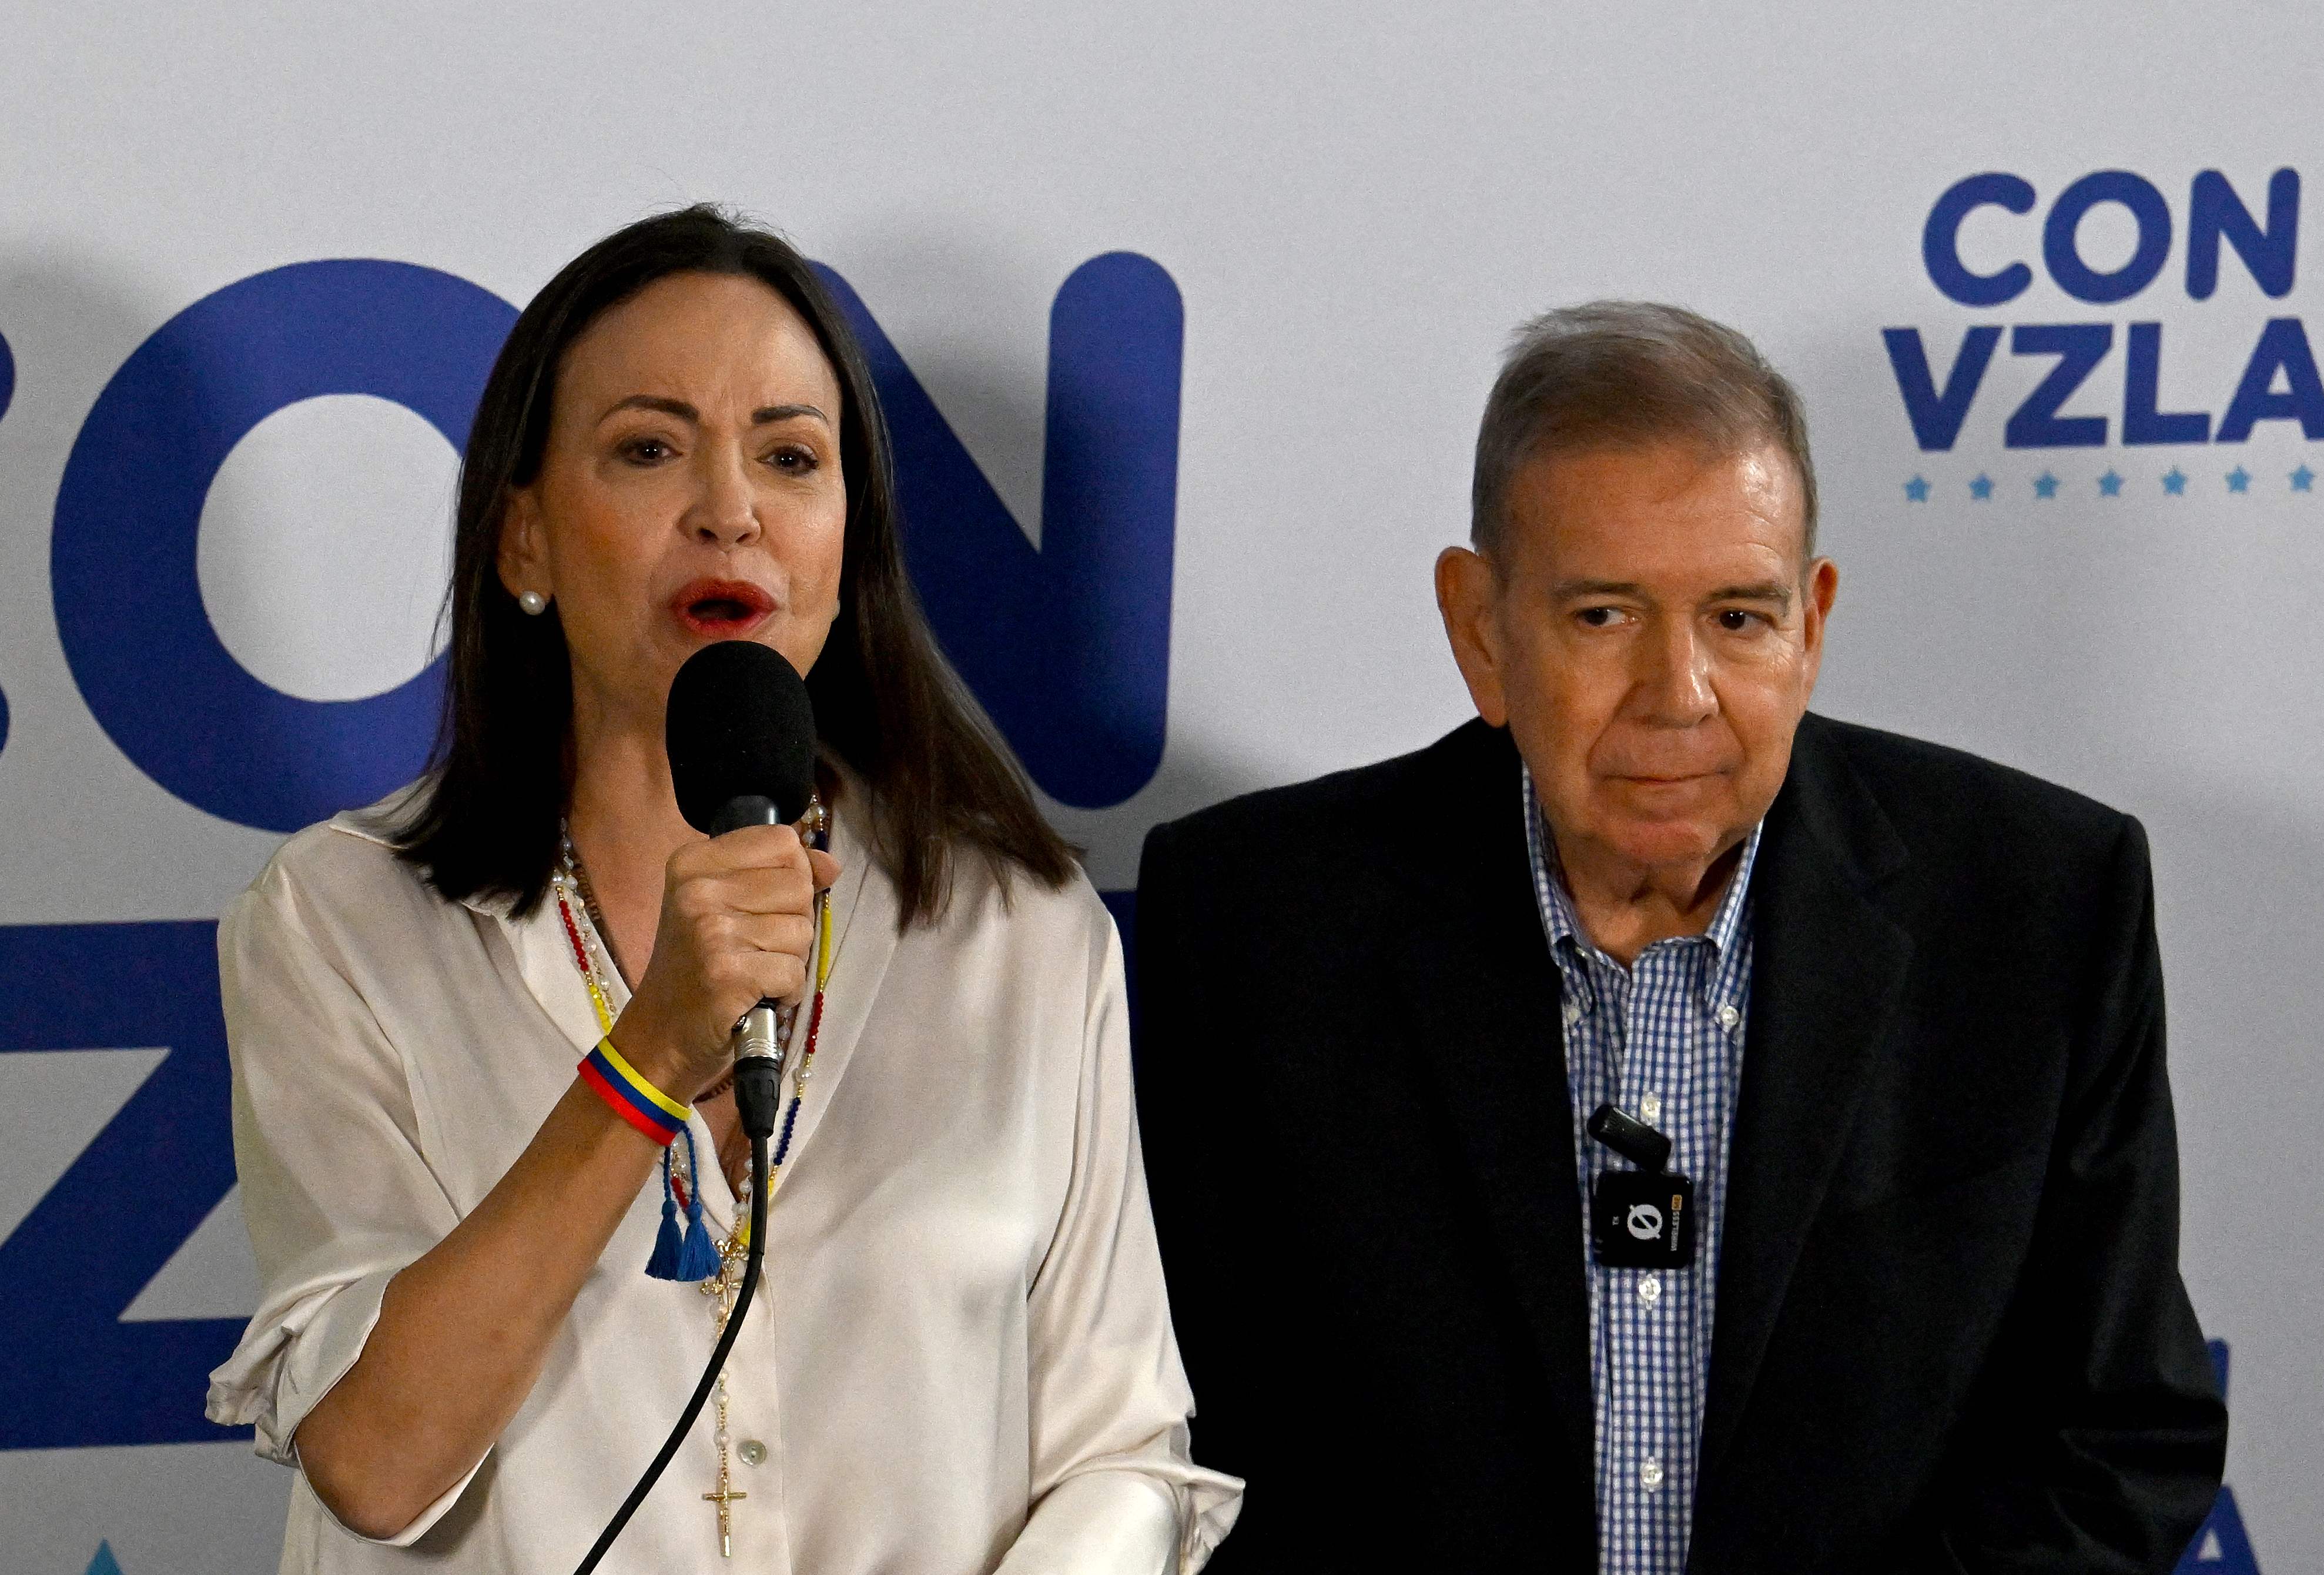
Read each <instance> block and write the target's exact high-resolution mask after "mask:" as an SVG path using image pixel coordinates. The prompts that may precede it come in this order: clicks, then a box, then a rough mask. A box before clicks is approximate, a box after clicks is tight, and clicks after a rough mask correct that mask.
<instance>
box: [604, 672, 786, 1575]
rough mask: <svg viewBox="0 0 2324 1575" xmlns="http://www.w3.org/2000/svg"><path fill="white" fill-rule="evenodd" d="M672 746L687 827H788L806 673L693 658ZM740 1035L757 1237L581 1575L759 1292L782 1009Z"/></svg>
mask: <svg viewBox="0 0 2324 1575" xmlns="http://www.w3.org/2000/svg"><path fill="white" fill-rule="evenodd" d="M662 742H663V743H664V745H665V746H667V747H668V748H669V778H670V783H671V785H672V786H673V787H675V788H676V789H677V790H678V812H679V813H680V814H682V815H684V816H685V817H686V823H687V825H689V826H691V827H693V828H694V829H696V830H697V831H702V832H706V833H708V834H709V835H710V836H713V837H718V836H723V835H724V834H725V833H726V832H729V831H733V830H739V829H741V828H742V827H744V826H786V825H788V824H789V823H790V822H792V821H794V820H798V818H799V817H800V816H801V815H804V814H806V813H807V804H808V802H809V801H811V800H812V799H813V797H814V795H815V705H814V702H813V701H811V700H810V699H808V698H807V681H806V680H805V679H803V678H801V677H800V676H799V675H798V669H796V668H794V667H792V666H791V664H790V663H789V662H786V661H784V660H783V658H782V654H781V653H779V652H777V651H773V650H770V649H769V648H768V647H767V646H764V645H754V644H751V643H750V642H749V641H747V640H726V641H722V642H720V643H719V644H715V645H705V646H704V647H703V648H702V649H701V650H699V651H696V653H694V654H693V655H691V656H689V657H687V659H686V665H684V666H683V667H680V668H679V669H678V676H677V677H676V678H675V679H673V680H671V681H670V686H669V716H668V718H667V720H666V721H665V722H664V724H663V728H662ZM734 1034H735V1039H736V1045H735V1052H736V1054H735V1061H734V1105H735V1108H736V1109H737V1110H739V1111H740V1112H741V1114H742V1130H743V1131H744V1132H745V1133H747V1134H748V1135H750V1139H751V1223H750V1233H751V1234H750V1247H749V1249H748V1251H746V1252H745V1253H744V1255H743V1259H742V1281H741V1283H739V1284H737V1285H736V1287H735V1289H734V1302H733V1307H732V1309H731V1310H730V1311H728V1312H727V1315H726V1327H725V1330H724V1333H722V1334H720V1335H719V1337H718V1344H717V1346H716V1348H714V1349H713V1350H712V1351H711V1353H710V1365H709V1366H708V1367H705V1368H704V1369H703V1371H702V1379H701V1382H699V1383H697V1384H696V1385H695V1386H694V1394H693V1395H692V1397H691V1398H689V1399H688V1400H687V1403H686V1409H685V1411H684V1412H683V1413H680V1414H679V1416H678V1425H677V1426H676V1427H673V1428H671V1429H670V1430H669V1438H667V1439H666V1440H664V1441H662V1446H661V1452H660V1453H659V1454H658V1455H656V1456H655V1457H654V1458H653V1463H652V1464H651V1465H650V1466H648V1467H647V1468H646V1471H645V1475H644V1476H642V1477H641V1478H638V1481H637V1486H636V1487H632V1488H631V1489H630V1496H628V1497H627V1498H625V1499H623V1500H622V1507H621V1508H619V1509H618V1510H615V1511H614V1512H613V1519H612V1520H611V1521H610V1522H608V1523H607V1524H606V1526H605V1529H604V1531H602V1532H600V1533H598V1534H597V1541H596V1543H595V1545H594V1546H592V1547H591V1548H590V1550H589V1552H588V1555H587V1556H586V1558H584V1559H583V1560H582V1561H581V1565H580V1568H579V1569H578V1570H576V1571H575V1575H592V1572H593V1571H594V1570H595V1569H596V1568H597V1566H598V1565H599V1564H600V1563H602V1562H603V1561H604V1557H605V1554H606V1552H608V1551H609V1550H611V1549H612V1547H613V1541H614V1539H615V1538H617V1537H619V1536H620V1535H621V1534H622V1527H623V1526H625V1525H627V1524H630V1517H631V1516H632V1515H635V1514H636V1513H637V1512H638V1506H639V1505H641V1504H643V1503H644V1502H645V1499H646V1495H647V1494H649V1493H650V1492H652V1491H653V1486H654V1484H655V1483H656V1482H658V1481H659V1480H660V1479H661V1474H662V1472H663V1470H664V1469H665V1468H668V1466H669V1462H670V1459H671V1458H672V1457H674V1456H675V1455H676V1454H677V1453H678V1446H679V1445H680V1444H682V1443H684V1442H685V1441H686V1439H687V1434H688V1433H689V1432H691V1431H692V1430H693V1427H694V1423H695V1419H696V1418H697V1417H699V1416H700V1415H701V1414H702V1408H703V1406H704V1405H705V1404H707V1403H708V1401H709V1399H710V1390H711V1387H712V1385H715V1384H716V1383H717V1381H718V1375H719V1373H720V1372H721V1371H722V1370H724V1367H725V1366H726V1358H727V1357H728V1355H729V1354H731V1353H732V1352H733V1349H734V1340H735V1339H736V1337H737V1336H739V1335H740V1334H741V1333H742V1320H744V1319H745V1318H746V1317H747V1316H749V1314H750V1311H751V1299H752V1297H753V1296H755V1295H756V1294H757V1293H758V1289H759V1275H760V1274H761V1271H762V1269H763V1268H764V1266H765V1263H766V1253H767V1168H768V1167H767V1140H768V1138H770V1136H772V1135H773V1134H774V1130H775V1107H776V1105H777V1104H778V1103H779V1087H780V1079H781V1076H782V1046H781V1045H780V1044H779V1043H778V1042H777V1041H776V1038H775V1008H774V1003H773V1002H771V1001H761V1002H760V1003H759V1004H758V1005H755V1006H753V1007H752V1008H751V1009H750V1011H748V1012H746V1013H744V1014H742V1022H741V1023H739V1024H736V1025H735V1028H734ZM738 1496H739V1495H738Z"/></svg>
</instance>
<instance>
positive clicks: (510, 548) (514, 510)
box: [499, 486, 557, 601]
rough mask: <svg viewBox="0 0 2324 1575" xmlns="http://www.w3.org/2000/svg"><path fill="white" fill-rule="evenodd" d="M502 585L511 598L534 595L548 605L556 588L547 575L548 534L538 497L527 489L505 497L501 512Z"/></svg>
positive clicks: (529, 488) (554, 597) (528, 487)
mask: <svg viewBox="0 0 2324 1575" xmlns="http://www.w3.org/2000/svg"><path fill="white" fill-rule="evenodd" d="M499 568H500V575H501V585H502V587H503V588H504V589H505V590H507V592H508V593H509V595H511V596H522V595H523V594H524V593H525V592H526V591H529V590H530V591H537V592H539V594H540V595H541V596H542V597H544V598H548V599H549V600H550V601H554V600H556V599H557V587H556V585H555V583H554V582H553V581H552V580H551V578H550V576H549V542H548V533H547V532H546V531H545V530H544V529H543V527H542V521H541V517H540V497H539V494H538V493H537V492H535V491H534V489H533V488H531V487H530V486H526V487H519V488H517V489H516V490H514V491H512V492H511V493H510V494H509V495H508V502H507V504H506V505H503V508H502V510H501V548H500V558H499Z"/></svg>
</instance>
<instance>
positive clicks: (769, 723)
mask: <svg viewBox="0 0 2324 1575" xmlns="http://www.w3.org/2000/svg"><path fill="white" fill-rule="evenodd" d="M662 737H663V742H664V744H665V745H666V746H667V747H668V748H669V778H670V785H671V786H672V787H673V788H675V789H676V790H677V792H678V813H680V814H682V815H684V816H685V817H686V820H687V825H689V826H692V827H693V828H694V829H696V830H697V831H702V832H705V833H707V834H708V835H710V836H712V837H717V836H722V835H724V833H726V832H728V831H733V830H737V829H741V828H742V827H744V826H787V825H789V824H790V823H791V822H793V821H795V820H798V818H799V817H800V816H801V815H804V814H806V813H807V804H808V802H809V801H811V799H812V798H813V796H814V793H815V702H814V700H813V699H810V698H809V696H808V694H807V680H805V679H803V678H801V677H800V676H799V675H798V669H797V668H795V667H793V666H792V665H791V664H790V663H789V662H786V661H785V660H783V655H782V653H780V652H779V651H776V650H774V649H773V648H771V647H770V646H766V645H761V644H754V643H753V642H752V641H749V640H722V641H720V642H718V643H717V644H714V645H705V646H704V647H703V648H702V649H701V650H699V651H697V652H696V653H694V654H693V655H691V656H689V657H687V659H686V664H685V665H684V666H682V667H680V668H679V669H678V676H677V677H676V678H675V679H673V680H671V681H670V686H669V710H668V713H667V716H666V718H665V720H664V723H663V727H662ZM782 1053H783V1052H782V1045H781V1043H780V1042H779V1040H778V1038H777V1035H776V1032H775V1004H774V1003H773V1002H772V1001H761V1002H760V1003H759V1004H758V1005H755V1006H753V1007H752V1008H751V1009H750V1010H749V1011H748V1012H745V1013H744V1014H742V1021H741V1022H739V1023H737V1024H735V1027H734V1066H735V1074H736V1081H735V1090H734V1094H735V1100H736V1103H737V1104H738V1105H740V1106H741V1107H742V1123H743V1129H744V1130H745V1131H746V1132H752V1133H756V1132H757V1128H756V1127H755V1126H753V1120H754V1117H756V1118H761V1119H763V1121H764V1123H765V1126H766V1131H767V1133H771V1132H772V1131H773V1130H774V1077H773V1076H772V1074H773V1073H776V1072H779V1070H781V1066H782ZM761 1068H763V1069H764V1070H765V1073H766V1074H767V1075H766V1076H765V1081H764V1084H763V1089H764V1092H765V1096H766V1098H765V1107H764V1109H763V1110H754V1109H753V1108H752V1107H753V1106H755V1105H757V1104H759V1103H760V1101H759V1100H758V1099H757V1098H752V1097H749V1096H746V1094H745V1091H744V1086H745V1084H746V1083H748V1084H752V1085H758V1084H759V1083H760V1079H759V1078H757V1077H752V1078H748V1079H745V1078H744V1077H743V1076H742V1073H743V1071H744V1070H752V1071H754V1072H755V1071H758V1070H760V1069H761ZM757 1091H758V1090H757V1089H755V1088H754V1089H753V1090H752V1092H753V1093H756V1092H757ZM758 1135H765V1134H758Z"/></svg>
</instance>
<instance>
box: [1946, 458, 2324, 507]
mask: <svg viewBox="0 0 2324 1575" xmlns="http://www.w3.org/2000/svg"><path fill="white" fill-rule="evenodd" d="M2220 479H2222V480H2224V481H2225V482H2226V483H2227V490H2228V491H2229V492H2249V491H2250V490H2251V484H2252V480H2253V477H2252V473H2251V472H2250V471H2248V470H2246V469H2245V468H2243V467H2242V466H2240V465H2238V466H2236V468H2234V469H2233V470H2230V471H2228V472H2227V474H2226V475H2225V476H2224V477H2221V478H2220ZM2285 479H2286V480H2288V481H2290V482H2291V483H2292V491H2294V492H2313V491H2315V490H2316V472H2315V471H2313V470H2310V468H2308V467H2307V466H2305V465H2302V466H2301V468H2299V469H2297V470H2294V471H2292V472H2291V473H2289V475H2287V476H2286V477H2285ZM2063 485H2064V484H2063V483H2062V482H2061V481H2060V480H2059V479H2058V478H2057V477H2054V476H2052V475H2051V474H2050V473H2049V472H2048V471H2047V470H2044V471H2043V472H2042V474H2041V475H2039V476H2037V477H2034V478H2033V496H2035V497H2055V496H2058V488H2059V487H2060V486H2063ZM1994 486H1995V483H1994V479H1993V477H1990V476H1982V475H1981V476H1979V477H1977V479H1976V480H1974V481H1972V482H1970V483H1969V496H1971V497H1973V498H1975V499H1977V501H1978V502H1979V503H1984V502H1987V501H1988V500H1989V499H1990V498H1991V497H1992V496H1993V489H1994ZM2122 488H2123V477H2121V475H2120V474H2118V473H2117V472H2116V471H2114V470H2112V469H2109V470H2107V473H2106V474H2105V475H2104V476H2101V477H2098V496H2100V497H2120V496H2122ZM1934 490H1935V488H1934V487H1933V486H1932V484H1931V483H1930V482H1929V481H1928V480H1927V479H1926V478H1924V477H1918V476H1915V477H1913V479H1912V480H1910V481H1908V482H1906V483H1904V496H1906V497H1907V498H1909V499H1911V500H1912V501H1913V502H1914V503H1926V502H1928V501H1929V494H1930V493H1931V492H1932V491H1934ZM2163 491H2164V492H2166V493H2168V494H2169V495H2170V496H2172V497H2184V496H2186V495H2187V473H2186V472H2185V471H2183V470H2181V469H2180V468H2179V467H2177V466H2176V465H2173V466H2172V468H2170V469H2168V470H2166V471H2164V472H2163Z"/></svg>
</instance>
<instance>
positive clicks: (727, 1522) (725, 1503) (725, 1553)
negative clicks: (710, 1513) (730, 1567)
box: [703, 1471, 750, 1559]
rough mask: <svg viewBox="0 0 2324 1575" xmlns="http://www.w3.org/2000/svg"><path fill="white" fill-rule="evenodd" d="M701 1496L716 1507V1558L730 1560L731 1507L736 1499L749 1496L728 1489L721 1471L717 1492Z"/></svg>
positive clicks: (731, 1543)
mask: <svg viewBox="0 0 2324 1575" xmlns="http://www.w3.org/2000/svg"><path fill="white" fill-rule="evenodd" d="M703 1497H704V1498H705V1499H707V1500H708V1501H709V1502H710V1503H712V1504H715V1505H716V1506H718V1556H719V1557H720V1558H722V1559H731V1558H733V1556H734V1511H733V1508H732V1507H731V1506H733V1503H734V1501H735V1500H736V1499H738V1498H748V1497H750V1495H749V1494H747V1493H737V1492H735V1491H734V1490H733V1488H732V1487H728V1486H727V1485H726V1474H725V1473H724V1472H723V1471H722V1472H720V1473H719V1474H718V1491H717V1492H715V1493H705V1494H704V1495H703Z"/></svg>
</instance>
